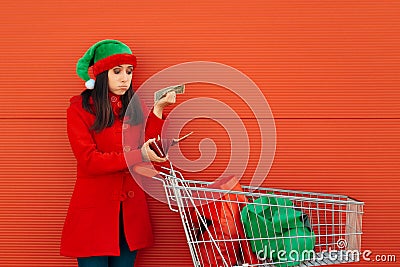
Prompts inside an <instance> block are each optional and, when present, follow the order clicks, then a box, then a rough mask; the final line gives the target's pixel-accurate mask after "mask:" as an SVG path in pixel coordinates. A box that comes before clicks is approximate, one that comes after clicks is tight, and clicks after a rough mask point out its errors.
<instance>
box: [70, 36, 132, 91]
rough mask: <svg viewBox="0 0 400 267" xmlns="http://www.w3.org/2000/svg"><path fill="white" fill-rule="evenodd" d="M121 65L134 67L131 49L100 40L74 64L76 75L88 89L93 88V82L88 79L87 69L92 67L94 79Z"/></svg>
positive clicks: (120, 43)
mask: <svg viewBox="0 0 400 267" xmlns="http://www.w3.org/2000/svg"><path fill="white" fill-rule="evenodd" d="M121 64H132V65H133V67H136V57H135V56H134V55H133V53H132V51H131V49H130V48H129V47H128V46H127V45H126V44H124V43H122V42H120V41H117V40H102V41H100V42H97V43H95V44H94V45H93V46H91V47H90V48H89V49H88V50H87V51H86V53H85V54H84V55H83V57H81V58H80V59H79V60H78V63H77V64H76V73H77V74H78V76H79V77H80V78H82V79H83V80H84V81H85V86H86V88H88V89H93V88H94V80H93V79H90V76H89V73H88V71H89V68H90V67H91V66H93V74H94V76H95V77H96V76H97V75H98V74H100V73H102V72H103V71H106V70H109V69H111V68H113V67H115V66H118V65H121Z"/></svg>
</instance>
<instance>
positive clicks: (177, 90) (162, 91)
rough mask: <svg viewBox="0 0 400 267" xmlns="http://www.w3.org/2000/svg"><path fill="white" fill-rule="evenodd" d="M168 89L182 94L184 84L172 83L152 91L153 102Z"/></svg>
mask: <svg viewBox="0 0 400 267" xmlns="http://www.w3.org/2000/svg"><path fill="white" fill-rule="evenodd" d="M170 91H175V93H176V94H183V93H184V92H185V85H184V84H181V85H174V86H169V87H166V88H163V89H160V90H158V91H157V92H155V93H154V102H157V101H158V100H160V99H161V98H162V97H163V96H165V95H166V94H167V93H168V92H170Z"/></svg>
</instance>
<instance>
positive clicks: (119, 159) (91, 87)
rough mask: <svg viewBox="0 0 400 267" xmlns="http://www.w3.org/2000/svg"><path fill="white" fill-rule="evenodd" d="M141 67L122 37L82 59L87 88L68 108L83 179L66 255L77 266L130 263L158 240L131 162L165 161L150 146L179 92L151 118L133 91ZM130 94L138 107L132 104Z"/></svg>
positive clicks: (70, 217) (69, 221) (65, 236)
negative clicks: (153, 232)
mask: <svg viewBox="0 0 400 267" xmlns="http://www.w3.org/2000/svg"><path fill="white" fill-rule="evenodd" d="M90 66H93V73H94V76H95V77H96V81H95V83H94V84H93V80H90V78H89V74H88V69H89V67H90ZM135 67H136V58H135V56H134V55H133V54H132V51H131V50H130V48H129V47H128V46H126V45H125V44H123V43H121V42H119V41H116V40H103V41H100V42H98V43H96V44H94V45H93V46H92V47H91V48H90V49H89V50H88V51H87V52H86V53H85V55H84V56H83V57H82V58H81V59H79V61H78V63H77V74H78V75H79V76H80V77H81V78H82V79H84V80H85V81H86V87H87V88H88V89H87V90H85V91H83V92H82V93H81V95H79V96H74V97H72V98H71V100H70V107H69V108H68V110H67V132H68V138H69V141H70V144H71V148H72V151H73V153H74V155H75V157H76V160H77V179H76V183H75V188H74V191H73V194H72V197H71V201H70V205H69V209H68V213H67V216H66V219H65V223H64V228H63V233H62V238H61V254H62V255H64V256H71V257H76V258H77V260H78V265H79V267H92V266H96V267H132V266H133V265H134V261H135V257H136V252H137V250H138V249H141V248H145V247H148V246H150V245H151V244H152V239H153V238H152V231H151V225H150V218H149V214H148V210H147V203H146V199H145V194H144V192H143V191H142V190H141V188H140V187H139V186H138V184H137V183H136V182H135V179H133V177H132V176H131V174H130V172H129V169H128V168H130V167H132V166H133V165H135V164H137V163H140V162H143V161H153V162H165V161H166V158H160V157H158V156H157V155H156V154H155V153H154V152H153V151H152V150H151V149H150V147H149V144H150V142H153V141H154V138H155V137H157V136H158V135H161V129H162V127H163V124H164V118H163V114H162V111H163V108H164V107H166V106H168V105H171V104H173V103H175V93H174V92H170V93H168V94H167V95H166V96H165V97H163V98H162V99H160V100H159V101H158V102H157V103H156V104H155V105H154V108H153V109H152V110H151V111H150V114H149V115H148V117H147V116H146V107H145V105H141V102H140V101H139V100H138V97H136V95H135V92H134V91H133V90H132V72H133V70H134V68H135ZM131 100H132V101H133V104H130V105H129V108H131V107H132V108H133V110H127V109H128V104H129V103H130V101H131ZM126 111H129V112H127V113H126ZM124 114H130V116H129V117H128V116H124ZM144 125H145V126H144ZM123 131H124V138H125V140H122V132H123ZM143 132H144V133H145V134H144V136H143ZM125 133H126V134H125ZM126 138H129V140H127V139H126ZM144 139H145V140H147V141H146V142H144V141H145V140H144ZM123 141H124V142H123ZM123 143H124V144H129V145H125V146H124V147H123Z"/></svg>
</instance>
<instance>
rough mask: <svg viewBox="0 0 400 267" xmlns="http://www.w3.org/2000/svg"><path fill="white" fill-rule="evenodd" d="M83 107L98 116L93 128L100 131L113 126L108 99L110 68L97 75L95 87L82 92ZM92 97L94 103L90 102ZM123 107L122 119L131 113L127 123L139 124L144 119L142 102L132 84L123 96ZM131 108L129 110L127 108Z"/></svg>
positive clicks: (120, 117)
mask: <svg viewBox="0 0 400 267" xmlns="http://www.w3.org/2000/svg"><path fill="white" fill-rule="evenodd" d="M81 95H82V107H83V108H84V109H85V110H86V111H88V112H89V113H91V114H93V115H95V116H96V119H95V121H94V123H93V125H92V126H91V130H94V131H95V132H100V131H101V130H103V129H105V128H107V127H111V126H112V125H113V124H114V120H115V118H114V113H113V111H112V107H111V103H110V101H109V99H108V70H107V71H104V72H102V73H100V74H99V75H97V76H96V81H95V84H94V89H93V90H90V89H87V90H85V91H83V92H82V93H81ZM90 97H92V99H93V105H91V104H90V103H89V99H90ZM132 98H133V101H134V102H133V103H132V104H131V105H130V106H129V102H130V101H131V99H132ZM121 102H122V108H121V111H120V113H119V114H118V119H120V120H122V119H123V117H124V115H125V113H126V114H129V116H128V120H127V121H125V123H128V124H131V125H137V124H140V123H142V121H143V111H142V107H141V104H140V100H139V97H138V96H137V95H136V94H135V91H133V89H132V84H131V85H130V87H129V89H128V91H126V93H125V94H124V95H122V96H121ZM128 106H129V109H130V110H128V112H127V109H128Z"/></svg>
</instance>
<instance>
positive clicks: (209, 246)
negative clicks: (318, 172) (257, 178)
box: [153, 166, 364, 267]
mask: <svg viewBox="0 0 400 267" xmlns="http://www.w3.org/2000/svg"><path fill="white" fill-rule="evenodd" d="M153 178H154V179H157V180H159V181H160V182H162V183H163V187H164V190H165V193H166V196H167V200H168V204H169V208H170V209H171V210H172V211H175V212H179V214H180V217H181V220H182V225H183V228H184V231H185V234H186V239H187V243H188V246H189V250H190V253H191V256H192V259H193V263H194V266H195V267H200V266H202V267H205V266H215V267H217V266H218V267H219V266H223V267H232V266H242V267H250V266H271V267H272V266H277V267H286V266H320V265H328V264H339V263H348V262H357V261H359V258H360V251H361V235H362V215H363V205H364V203H363V202H360V201H358V200H355V199H352V198H350V197H348V196H344V195H334V194H324V193H314V192H302V191H293V190H283V189H275V188H264V187H259V188H255V187H250V186H241V189H240V190H235V189H233V190H223V189H215V188H212V187H210V185H212V183H211V182H204V181H195V180H185V179H184V177H183V175H182V174H181V173H180V172H178V171H176V170H174V169H173V168H172V166H171V168H165V167H163V171H162V172H160V173H159V175H157V176H154V177H153ZM260 199H262V200H263V201H261V202H260ZM237 208H239V210H241V212H242V213H241V217H240V214H239V215H238V214H236V215H235V214H233V213H235V210H236V209H237ZM244 209H246V210H247V211H249V210H252V211H259V213H258V214H257V219H256V220H254V218H252V219H251V218H246V214H244V213H243V210H244ZM272 210H274V211H275V215H274V216H275V217H276V218H283V220H281V221H278V222H274V220H272V222H271V221H270V220H269V219H270V218H271V216H272V214H269V213H271V211H272ZM210 214H211V215H210ZM249 214H250V213H248V214H247V216H249ZM288 214H289V215H288ZM290 214H301V215H300V220H301V221H302V222H304V224H303V223H302V225H301V226H297V225H294V226H293V222H289V219H290ZM210 216H212V217H213V221H210ZM275 217H274V218H275ZM243 219H244V220H246V219H249V221H251V223H250V224H249V225H247V226H248V227H247V231H244V230H243V225H242V224H243ZM250 219H251V220H250ZM228 222H229V223H228ZM266 222H267V223H266ZM290 224H292V226H293V229H292V230H290V231H291V232H290V234H289V235H287V234H286V235H285V234H282V233H283V232H285V231H287V232H286V233H288V231H289V230H288V229H287V228H289V227H288V225H290ZM295 224H296V223H295ZM305 225H306V226H305ZM306 228H308V229H310V231H308V230H307V231H306ZM271 229H275V231H276V232H277V233H278V234H274V235H272V236H271V235H267V236H266V235H265V232H270V231H271ZM243 232H245V234H244V235H243V234H240V233H243ZM310 233H311V234H310ZM310 240H311V241H310ZM307 242H308V243H307ZM311 243H312V247H311V249H308V250H305V249H304V246H305V245H307V244H308V247H310V244H311ZM257 244H258V248H260V244H261V245H262V249H260V250H256V248H257ZM300 247H303V249H301V248H300ZM306 247H307V246H306ZM273 248H275V249H273ZM279 248H280V249H281V250H282V249H283V252H285V251H286V252H288V251H287V250H288V249H289V248H290V249H291V250H292V251H291V252H290V254H293V255H289V253H286V255H281V256H279V255H278V256H279V257H277V254H279V252H282V251H279V250H278V249H279ZM271 251H273V252H272V253H271ZM300 252H301V255H299V254H300ZM281 254H285V253H281ZM249 258H253V260H249ZM254 258H256V261H254Z"/></svg>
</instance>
